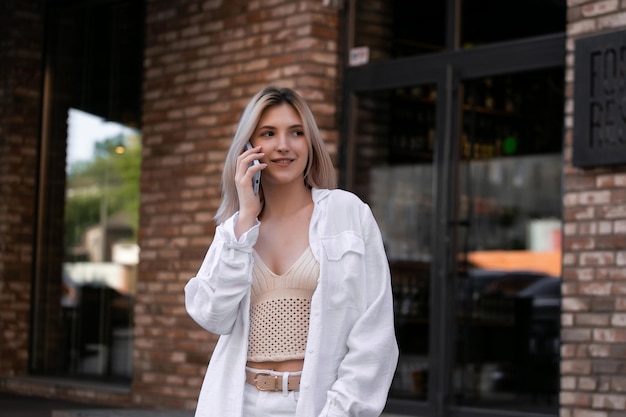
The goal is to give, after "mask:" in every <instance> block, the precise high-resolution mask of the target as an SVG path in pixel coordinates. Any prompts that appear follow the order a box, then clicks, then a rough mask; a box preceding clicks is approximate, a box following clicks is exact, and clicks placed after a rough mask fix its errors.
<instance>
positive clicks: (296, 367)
mask: <svg viewBox="0 0 626 417" xmlns="http://www.w3.org/2000/svg"><path fill="white" fill-rule="evenodd" d="M246 365H247V366H248V367H249V368H254V369H263V370H268V371H277V372H299V371H302V367H303V366H304V359H291V360H288V361H282V362H269V361H268V362H250V361H248V363H246Z"/></svg>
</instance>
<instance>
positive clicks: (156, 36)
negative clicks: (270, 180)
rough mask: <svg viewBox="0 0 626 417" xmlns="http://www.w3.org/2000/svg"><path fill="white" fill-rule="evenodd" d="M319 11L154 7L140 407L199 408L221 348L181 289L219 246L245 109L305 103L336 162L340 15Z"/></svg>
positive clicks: (168, 2)
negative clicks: (226, 172) (224, 175)
mask: <svg viewBox="0 0 626 417" xmlns="http://www.w3.org/2000/svg"><path fill="white" fill-rule="evenodd" d="M323 3H324V2H322V1H321V0H306V1H301V0H300V1H296V0H283V1H269V0H267V1H266V0H260V1H254V2H252V1H230V0H229V1H204V2H198V1H196V0H179V1H172V0H155V1H150V2H148V3H147V16H146V19H147V20H146V22H147V28H146V49H145V52H146V53H145V73H144V74H145V80H144V115H143V138H144V140H143V165H142V175H141V193H142V195H141V213H140V219H141V220H140V222H141V224H140V233H139V245H140V247H141V259H140V265H139V275H138V284H137V303H136V309H135V318H136V324H135V325H136V330H135V332H136V333H135V335H136V342H135V350H134V360H135V375H134V387H133V395H134V402H135V403H136V404H140V405H141V406H143V407H173V408H178V407H184V408H193V407H194V406H195V404H196V399H197V396H198V393H199V388H200V384H201V381H202V377H203V375H204V371H205V369H206V366H207V361H208V359H209V357H210V355H211V352H212V351H213V348H214V346H215V343H216V341H217V337H216V336H213V335H209V334H208V333H207V332H206V331H204V330H203V329H201V328H200V327H199V326H198V325H197V324H195V323H194V322H192V320H191V319H190V318H189V317H188V316H187V313H186V311H185V308H184V298H183V287H184V285H185V284H186V283H187V281H188V280H189V278H190V277H191V276H193V275H194V274H195V273H196V272H197V270H198V268H199V266H200V262H201V261H202V258H203V257H204V255H205V253H206V250H207V248H208V246H209V245H210V243H211V240H212V236H213V233H214V223H213V221H212V217H213V215H214V214H215V210H216V209H217V207H218V205H219V200H220V174H221V170H222V166H223V162H224V158H225V156H226V152H227V150H228V146H229V145H230V142H231V140H232V136H233V134H234V131H235V127H236V123H237V121H238V118H239V116H240V114H241V111H242V110H243V107H244V105H245V104H246V103H247V101H248V100H249V98H250V97H251V96H252V95H253V94H254V93H256V92H257V91H258V90H260V89H261V88H262V87H264V86H265V85H267V84H275V85H278V86H287V87H293V88H294V89H296V90H297V91H299V92H300V93H301V94H302V95H303V96H304V97H305V99H307V100H308V101H309V103H310V104H311V107H312V109H313V112H314V113H315V115H316V117H317V121H318V123H319V125H320V128H321V130H322V133H323V135H324V136H325V139H326V140H327V143H328V146H329V149H330V151H331V153H332V154H333V155H334V156H336V149H337V141H338V137H339V132H338V130H339V126H338V121H337V116H336V114H337V102H338V89H339V87H338V73H339V71H338V70H339V68H340V62H339V61H340V59H339V51H338V49H339V45H338V44H339V28H338V26H339V19H340V11H339V10H337V9H334V8H329V7H325V6H324V5H323Z"/></svg>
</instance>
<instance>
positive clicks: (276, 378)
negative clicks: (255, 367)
mask: <svg viewBox="0 0 626 417" xmlns="http://www.w3.org/2000/svg"><path fill="white" fill-rule="evenodd" d="M259 376H269V377H271V376H272V374H270V373H268V372H259V373H258V374H256V375H255V376H254V386H255V387H256V389H258V390H259V391H278V375H274V389H271V388H261V387H259Z"/></svg>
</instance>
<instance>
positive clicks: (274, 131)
mask: <svg viewBox="0 0 626 417" xmlns="http://www.w3.org/2000/svg"><path fill="white" fill-rule="evenodd" d="M251 142H252V145H253V146H261V152H264V153H265V156H264V157H263V158H262V159H261V162H265V163H266V164H267V168H265V169H264V170H263V172H262V174H261V178H262V180H261V181H262V183H263V186H264V187H267V186H271V185H285V184H289V183H292V182H295V181H298V182H299V183H300V184H303V182H302V180H303V177H304V170H305V168H306V165H307V161H308V158H309V144H308V140H307V138H306V137H305V136H304V126H303V125H302V119H301V118H300V115H299V114H298V112H297V111H296V110H295V109H294V108H293V107H292V106H291V105H289V104H287V103H282V104H277V105H275V106H272V107H269V108H267V109H266V110H265V111H264V112H263V115H262V116H261V119H260V120H259V124H258V125H257V127H256V129H255V131H254V134H253V135H252V139H251Z"/></svg>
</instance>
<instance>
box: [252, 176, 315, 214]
mask: <svg viewBox="0 0 626 417" xmlns="http://www.w3.org/2000/svg"><path fill="white" fill-rule="evenodd" d="M263 198H264V199H265V204H264V207H263V212H262V213H261V219H262V218H266V219H267V218H274V217H283V216H289V215H291V214H294V213H296V212H298V211H299V210H300V209H302V208H303V207H305V206H306V205H308V204H310V203H311V202H312V201H313V199H312V195H311V190H310V189H309V188H307V187H306V186H305V185H304V183H302V184H291V185H289V186H280V187H271V188H270V189H268V190H265V189H264V190H263Z"/></svg>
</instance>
